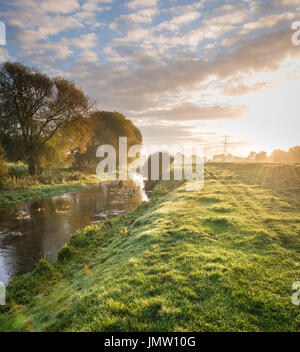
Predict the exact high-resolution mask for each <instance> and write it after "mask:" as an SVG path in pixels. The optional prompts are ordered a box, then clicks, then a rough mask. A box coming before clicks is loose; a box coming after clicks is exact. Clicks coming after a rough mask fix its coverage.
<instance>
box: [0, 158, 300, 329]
mask: <svg viewBox="0 0 300 352" xmlns="http://www.w3.org/2000/svg"><path fill="white" fill-rule="evenodd" d="M294 281H300V165H271V164H265V165H263V164H208V165H207V166H206V179H205V186H204V189H203V190H201V191H200V192H190V193H187V192H185V188H184V185H178V184H176V182H171V181H170V182H163V183H161V184H159V185H158V186H156V188H155V191H154V193H153V196H152V198H151V201H150V202H149V203H142V204H141V205H140V206H139V207H138V208H137V209H136V210H135V211H133V212H131V213H129V214H126V215H122V216H120V217H118V218H115V219H113V220H109V221H106V222H105V223H104V224H103V225H99V226H89V227H87V228H86V229H84V230H82V231H79V232H78V233H76V234H75V235H73V236H72V238H71V241H70V243H69V245H68V246H66V247H64V248H63V249H62V250H61V251H60V253H59V256H58V261H57V262H56V263H55V264H54V265H53V264H50V263H49V262H47V261H46V260H42V261H41V262H40V263H39V264H38V265H37V267H36V269H35V270H34V272H33V273H31V274H27V275H23V276H20V277H18V278H15V279H14V280H13V281H12V282H11V284H10V286H9V287H8V295H7V301H8V305H7V306H6V307H2V308H0V312H1V314H0V330H3V331H300V306H294V305H292V303H291V296H292V294H293V291H292V289H291V286H292V284H293V282H294Z"/></svg>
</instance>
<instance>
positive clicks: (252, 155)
mask: <svg viewBox="0 0 300 352" xmlns="http://www.w3.org/2000/svg"><path fill="white" fill-rule="evenodd" d="M255 158H256V153H255V152H253V151H252V152H251V153H250V154H249V156H248V160H249V161H255Z"/></svg>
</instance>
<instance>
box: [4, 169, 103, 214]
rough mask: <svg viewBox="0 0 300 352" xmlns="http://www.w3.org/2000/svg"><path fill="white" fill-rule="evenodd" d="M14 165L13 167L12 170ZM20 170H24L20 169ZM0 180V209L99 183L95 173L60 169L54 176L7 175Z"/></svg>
mask: <svg viewBox="0 0 300 352" xmlns="http://www.w3.org/2000/svg"><path fill="white" fill-rule="evenodd" d="M15 170H16V167H14V172H16V171H15ZM21 171H22V172H24V171H23V170H22V169H21ZM2 182H3V184H4V185H3V184H1V182H0V186H1V187H0V209H1V208H4V207H9V206H11V205H14V204H16V203H21V202H30V201H32V200H36V199H41V198H48V197H53V196H57V195H60V194H63V193H66V192H71V191H75V190H77V189H80V188H83V187H84V186H86V185H89V184H95V183H99V179H98V178H97V177H96V175H84V174H82V173H80V172H75V173H74V172H71V171H61V172H58V173H57V174H56V175H54V176H48V177H45V176H41V177H37V176H29V175H27V174H25V175H22V174H21V175H20V176H15V175H8V176H7V177H6V178H5V180H2Z"/></svg>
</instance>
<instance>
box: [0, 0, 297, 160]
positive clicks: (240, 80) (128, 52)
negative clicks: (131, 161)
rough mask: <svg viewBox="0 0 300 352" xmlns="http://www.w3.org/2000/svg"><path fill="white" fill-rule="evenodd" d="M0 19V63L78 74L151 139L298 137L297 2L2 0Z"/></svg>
mask: <svg viewBox="0 0 300 352" xmlns="http://www.w3.org/2000/svg"><path fill="white" fill-rule="evenodd" d="M0 21H2V22H4V23H5V25H6V32H7V33H6V36H7V38H6V45H5V46H0V61H1V62H2V61H6V60H9V61H21V62H23V63H24V64H28V65H30V66H37V67H38V68H39V69H40V70H41V71H43V72H45V73H48V74H49V75H62V76H65V77H67V78H69V79H71V80H73V81H74V82H75V83H76V85H77V86H79V87H80V88H82V89H83V90H84V91H85V92H86V93H87V94H88V95H89V97H90V99H91V101H92V102H93V103H94V104H95V106H96V107H97V108H99V109H100V110H108V111H119V112H121V113H123V114H124V115H125V116H126V117H128V118H130V119H131V120H132V121H133V122H134V123H135V124H136V125H137V126H138V127H139V128H140V129H141V131H142V133H143V136H144V143H145V144H146V145H153V144H155V145H160V144H164V145H172V144H178V143H180V144H188V143H198V144H201V145H203V146H204V148H205V152H206V155H207V156H208V157H210V156H212V155H213V154H219V153H222V152H223V142H224V136H225V135H228V139H229V152H230V153H233V154H235V155H241V156H246V155H248V154H249V152H250V151H251V150H254V151H257V152H259V151H261V150H264V151H267V152H268V153H270V152H271V151H272V150H273V149H276V148H280V149H288V148H289V147H292V146H295V145H299V144H300V143H299V130H300V128H299V127H300V122H299V104H300V99H299V92H300V70H299V68H300V60H299V59H300V46H295V45H293V43H292V36H293V35H294V33H295V30H293V29H292V23H293V22H295V21H300V0H272V1H269V0H265V1H255V0H253V1H252V0H240V1H237V0H224V1H214V0H202V1H192V0H124V1H118V0H85V1H83V0H64V1H51V0H9V1H8V0H7V1H6V0H1V2H0ZM299 28H300V27H299ZM299 38H300V35H299Z"/></svg>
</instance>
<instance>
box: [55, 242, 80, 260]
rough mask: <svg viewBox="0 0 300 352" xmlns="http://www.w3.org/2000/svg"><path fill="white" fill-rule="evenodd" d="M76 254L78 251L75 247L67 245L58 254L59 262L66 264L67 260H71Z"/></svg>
mask: <svg viewBox="0 0 300 352" xmlns="http://www.w3.org/2000/svg"><path fill="white" fill-rule="evenodd" d="M75 254H76V249H75V248H74V247H73V246H68V245H67V244H65V246H64V247H63V248H61V250H60V251H59V252H58V255H57V260H58V261H59V262H64V261H65V260H69V259H71V258H72V257H73V256H74V255H75Z"/></svg>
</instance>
